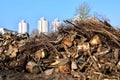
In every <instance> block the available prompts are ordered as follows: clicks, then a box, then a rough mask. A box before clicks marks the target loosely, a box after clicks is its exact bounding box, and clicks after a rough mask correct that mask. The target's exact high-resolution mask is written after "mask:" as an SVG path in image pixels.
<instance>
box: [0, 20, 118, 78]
mask: <svg viewBox="0 0 120 80" xmlns="http://www.w3.org/2000/svg"><path fill="white" fill-rule="evenodd" d="M65 23H66V24H65V25H64V27H61V28H59V31H58V32H56V33H52V34H49V35H44V34H41V35H39V36H36V37H34V38H31V37H29V38H28V36H26V35H22V37H20V36H18V35H13V34H5V35H2V36H1V38H0V41H1V42H0V70H1V72H0V79H12V80H16V79H27V80H31V79H33V80H34V79H35V80H36V79H42V80H54V79H55V80H56V79H57V80H61V79H63V80H76V79H78V80H120V33H119V31H118V30H116V29H114V28H113V27H112V26H111V25H110V24H109V23H108V22H106V21H104V22H103V21H99V20H93V19H90V20H86V21H72V22H70V21H67V20H66V21H65ZM21 76H22V77H21Z"/></svg>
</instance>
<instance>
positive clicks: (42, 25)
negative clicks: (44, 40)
mask: <svg viewBox="0 0 120 80" xmlns="http://www.w3.org/2000/svg"><path fill="white" fill-rule="evenodd" d="M48 27H49V23H48V21H47V20H46V19H45V18H44V17H42V18H40V20H39V21H38V32H39V34H40V33H45V34H47V33H48V32H49V29H48Z"/></svg>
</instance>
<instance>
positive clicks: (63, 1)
mask: <svg viewBox="0 0 120 80" xmlns="http://www.w3.org/2000/svg"><path fill="white" fill-rule="evenodd" d="M83 2H87V3H88V4H89V6H90V7H91V14H93V13H97V14H100V15H103V16H105V17H107V18H108V19H109V20H110V23H111V24H112V25H113V26H115V27H116V26H119V25H120V0H0V27H4V28H7V29H10V30H14V31H18V23H19V22H20V21H21V20H23V19H24V20H26V22H28V23H29V33H31V32H32V30H34V29H37V22H38V20H39V19H40V18H41V17H43V16H44V17H45V18H46V19H47V20H48V21H49V25H50V26H51V22H52V21H53V20H54V19H55V18H58V19H59V20H60V21H63V20H66V19H72V18H74V16H75V12H76V8H78V6H79V5H80V4H81V3H83ZM50 28H51V27H50Z"/></svg>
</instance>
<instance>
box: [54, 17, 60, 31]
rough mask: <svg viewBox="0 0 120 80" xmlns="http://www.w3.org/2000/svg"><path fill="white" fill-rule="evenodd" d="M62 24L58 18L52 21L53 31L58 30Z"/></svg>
mask: <svg viewBox="0 0 120 80" xmlns="http://www.w3.org/2000/svg"><path fill="white" fill-rule="evenodd" d="M60 26H61V22H59V20H58V18H56V19H54V21H53V22H52V31H53V32H56V31H58V27H60Z"/></svg>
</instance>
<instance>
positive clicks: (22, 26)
mask: <svg viewBox="0 0 120 80" xmlns="http://www.w3.org/2000/svg"><path fill="white" fill-rule="evenodd" d="M18 33H21V34H24V33H29V25H28V23H27V22H26V21H25V20H22V21H21V22H20V23H19V24H18Z"/></svg>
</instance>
